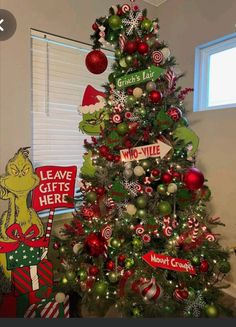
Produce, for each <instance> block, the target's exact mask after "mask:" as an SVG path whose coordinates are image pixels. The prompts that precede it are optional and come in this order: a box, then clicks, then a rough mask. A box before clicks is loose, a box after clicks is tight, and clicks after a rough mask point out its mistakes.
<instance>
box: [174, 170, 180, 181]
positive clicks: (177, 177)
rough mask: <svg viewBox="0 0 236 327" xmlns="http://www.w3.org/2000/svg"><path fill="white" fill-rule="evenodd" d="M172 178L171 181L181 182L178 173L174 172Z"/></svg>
mask: <svg viewBox="0 0 236 327" xmlns="http://www.w3.org/2000/svg"><path fill="white" fill-rule="evenodd" d="M172 176H173V179H175V180H176V181H180V180H181V174H180V173H179V172H178V171H174V172H173V174H172Z"/></svg>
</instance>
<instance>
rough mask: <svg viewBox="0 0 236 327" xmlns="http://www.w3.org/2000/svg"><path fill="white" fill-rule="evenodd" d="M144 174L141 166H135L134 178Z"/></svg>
mask: <svg viewBox="0 0 236 327" xmlns="http://www.w3.org/2000/svg"><path fill="white" fill-rule="evenodd" d="M144 174H145V170H144V169H143V167H142V166H136V167H135V168H134V175H135V176H138V177H139V176H142V175H144Z"/></svg>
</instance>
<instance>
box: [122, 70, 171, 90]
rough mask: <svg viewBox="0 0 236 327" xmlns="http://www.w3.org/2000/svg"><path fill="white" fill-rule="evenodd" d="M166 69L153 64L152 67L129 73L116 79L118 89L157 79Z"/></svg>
mask: <svg viewBox="0 0 236 327" xmlns="http://www.w3.org/2000/svg"><path fill="white" fill-rule="evenodd" d="M164 71H165V69H163V68H160V67H156V66H154V65H152V66H151V67H150V68H148V69H145V70H142V71H138V72H135V73H132V74H127V75H124V76H122V77H119V78H117V79H116V87H117V89H123V88H126V87H129V86H131V85H137V84H141V83H145V82H148V81H156V80H157V79H158V77H159V76H161V74H162V73H163V72H164Z"/></svg>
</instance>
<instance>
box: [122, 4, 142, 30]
mask: <svg viewBox="0 0 236 327" xmlns="http://www.w3.org/2000/svg"><path fill="white" fill-rule="evenodd" d="M141 18H142V12H141V11H136V12H134V11H133V10H130V12H129V17H128V18H124V19H122V23H123V24H124V25H125V26H126V27H127V29H126V33H127V35H132V34H133V33H134V31H136V33H137V34H138V36H141V35H142V32H141V31H140V28H139V24H140V20H141Z"/></svg>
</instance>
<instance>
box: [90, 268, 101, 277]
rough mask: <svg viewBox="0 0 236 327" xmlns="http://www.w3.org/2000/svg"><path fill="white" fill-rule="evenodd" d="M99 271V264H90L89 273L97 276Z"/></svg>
mask: <svg viewBox="0 0 236 327" xmlns="http://www.w3.org/2000/svg"><path fill="white" fill-rule="evenodd" d="M98 273H99V268H98V267H97V266H90V267H89V275H91V276H97V274H98Z"/></svg>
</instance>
